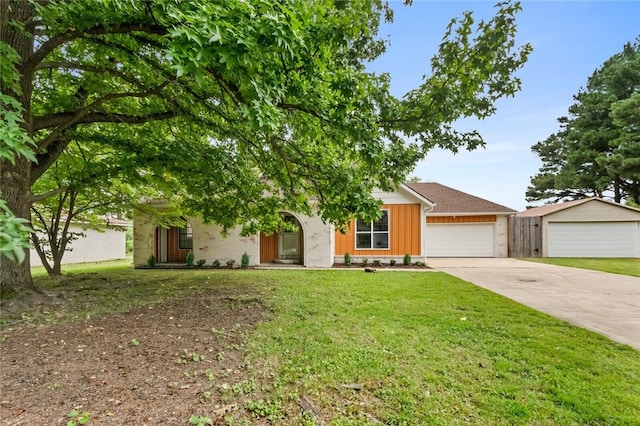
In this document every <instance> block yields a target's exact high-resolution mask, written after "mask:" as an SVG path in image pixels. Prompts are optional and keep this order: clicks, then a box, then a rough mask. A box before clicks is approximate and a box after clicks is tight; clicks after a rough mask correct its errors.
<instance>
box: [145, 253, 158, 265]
mask: <svg viewBox="0 0 640 426" xmlns="http://www.w3.org/2000/svg"><path fill="white" fill-rule="evenodd" d="M147 266H148V267H150V268H153V267H154V266H156V256H155V255H153V254H150V255H149V257H148V258H147Z"/></svg>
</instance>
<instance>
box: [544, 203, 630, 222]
mask: <svg viewBox="0 0 640 426" xmlns="http://www.w3.org/2000/svg"><path fill="white" fill-rule="evenodd" d="M544 219H545V220H546V221H549V222H619V221H640V213H639V212H637V211H634V210H631V209H628V208H625V207H617V206H615V205H613V204H609V203H606V202H603V201H598V200H592V201H589V202H586V203H584V204H579V205H577V206H575V207H571V208H568V209H565V210H560V211H558V212H555V213H551V214H548V215H546V216H544Z"/></svg>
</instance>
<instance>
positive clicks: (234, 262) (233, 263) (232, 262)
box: [227, 259, 236, 269]
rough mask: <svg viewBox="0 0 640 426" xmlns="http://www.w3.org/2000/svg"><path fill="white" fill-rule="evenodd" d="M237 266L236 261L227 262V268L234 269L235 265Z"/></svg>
mask: <svg viewBox="0 0 640 426" xmlns="http://www.w3.org/2000/svg"><path fill="white" fill-rule="evenodd" d="M235 264H236V261H235V260H234V259H229V260H227V268H229V269H233V265H235Z"/></svg>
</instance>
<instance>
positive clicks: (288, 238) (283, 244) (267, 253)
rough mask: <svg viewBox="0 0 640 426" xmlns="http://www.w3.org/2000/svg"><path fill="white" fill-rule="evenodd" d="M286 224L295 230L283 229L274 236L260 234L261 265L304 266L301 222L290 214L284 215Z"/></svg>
mask: <svg viewBox="0 0 640 426" xmlns="http://www.w3.org/2000/svg"><path fill="white" fill-rule="evenodd" d="M283 219H284V221H285V222H287V223H290V224H292V225H294V226H295V230H287V229H281V230H280V231H279V232H277V233H275V234H272V235H265V234H263V233H260V263H291V264H304V230H303V228H302V225H301V224H300V221H299V220H298V219H297V218H296V217H295V216H293V215H292V214H289V213H284V214H283Z"/></svg>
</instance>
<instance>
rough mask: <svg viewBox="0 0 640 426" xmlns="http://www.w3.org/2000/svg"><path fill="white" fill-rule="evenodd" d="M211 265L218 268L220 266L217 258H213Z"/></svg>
mask: <svg viewBox="0 0 640 426" xmlns="http://www.w3.org/2000/svg"><path fill="white" fill-rule="evenodd" d="M211 266H213V267H214V268H219V267H220V261H219V260H218V259H216V260H214V261H213V263H212V264H211Z"/></svg>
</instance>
